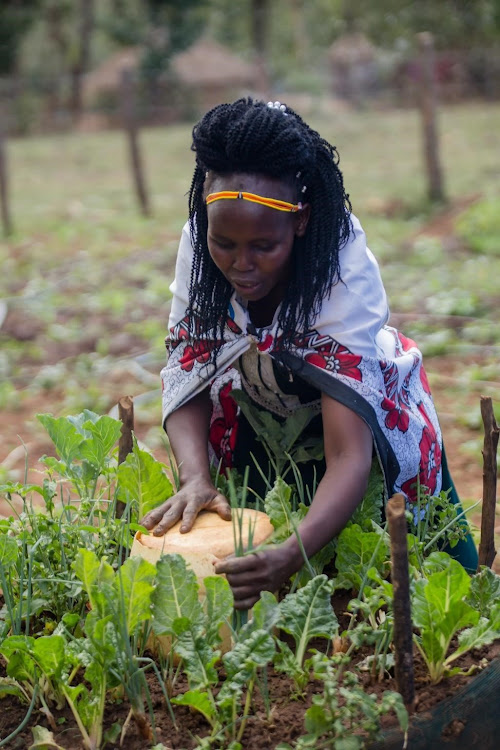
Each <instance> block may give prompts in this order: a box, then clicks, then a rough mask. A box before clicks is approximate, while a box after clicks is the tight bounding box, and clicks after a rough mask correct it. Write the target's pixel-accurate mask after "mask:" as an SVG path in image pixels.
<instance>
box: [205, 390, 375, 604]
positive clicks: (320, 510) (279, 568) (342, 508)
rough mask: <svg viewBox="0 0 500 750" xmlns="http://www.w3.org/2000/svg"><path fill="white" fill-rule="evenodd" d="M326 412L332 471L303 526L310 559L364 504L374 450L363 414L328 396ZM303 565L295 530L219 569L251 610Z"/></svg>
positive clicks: (239, 600)
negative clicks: (264, 594)
mask: <svg viewBox="0 0 500 750" xmlns="http://www.w3.org/2000/svg"><path fill="white" fill-rule="evenodd" d="M321 410H322V416H323V433H324V443H325V459H326V471H325V474H324V476H323V478H322V479H321V482H320V483H319V485H318V488H317V490H316V494H315V495H314V499H313V502H312V504H311V507H310V509H309V511H308V513H307V516H306V517H305V518H304V520H303V521H302V523H301V524H300V526H299V528H298V531H299V534H300V537H301V540H302V544H303V546H304V549H305V552H306V554H307V557H312V555H314V554H315V553H316V552H318V551H319V550H320V549H322V547H324V546H325V545H326V544H327V543H328V542H329V541H330V540H331V539H333V537H334V536H336V535H337V534H338V533H339V532H340V531H341V530H342V529H343V528H344V526H345V524H346V523H347V521H348V520H349V519H350V517H351V516H352V514H353V513H354V510H355V509H356V507H357V505H358V504H359V503H360V502H361V500H362V498H363V495H364V493H365V491H366V486H367V483H368V477H369V474H370V468H371V461H372V451H373V439H372V434H371V431H370V429H369V427H368V426H367V425H366V423H365V422H364V421H363V420H362V419H361V417H358V415H357V414H355V413H354V412H353V411H351V410H350V409H348V408H347V407H346V406H344V405H343V404H341V403H339V402H338V401H334V400H333V399H332V398H330V397H329V396H326V395H325V394H323V396H322V403H321ZM303 563H304V559H303V556H302V552H301V549H300V545H299V543H298V541H297V537H296V535H295V534H293V535H292V536H291V537H290V538H289V539H287V541H286V542H284V543H283V544H281V545H279V547H275V548H273V549H269V550H263V551H262V552H257V553H256V554H254V555H248V556H247V557H240V558H229V559H227V560H224V561H223V562H221V563H218V564H217V565H216V567H215V572H216V573H225V574H226V575H227V578H228V581H229V583H230V584H231V588H232V589H233V594H234V597H235V606H236V607H237V608H239V609H249V608H250V607H251V606H253V604H255V602H256V601H257V599H258V598H259V595H260V592H261V591H277V590H278V588H279V587H280V586H281V584H282V583H284V581H286V579H287V578H289V577H290V576H291V575H292V574H293V573H295V572H297V571H298V570H299V569H300V568H301V567H302V565H303Z"/></svg>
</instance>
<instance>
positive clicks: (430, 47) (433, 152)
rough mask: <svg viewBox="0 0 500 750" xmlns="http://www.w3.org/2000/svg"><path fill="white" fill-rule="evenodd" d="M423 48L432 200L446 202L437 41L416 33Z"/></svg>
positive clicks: (424, 109) (422, 102)
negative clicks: (440, 151)
mask: <svg viewBox="0 0 500 750" xmlns="http://www.w3.org/2000/svg"><path fill="white" fill-rule="evenodd" d="M417 41H418V45H419V48H420V68H421V80H420V97H419V99H420V113H421V115H422V136H423V148H424V161H425V168H426V172H427V183H428V187H427V191H428V195H429V200H431V201H433V202H441V203H444V201H445V200H446V198H445V192H444V187H443V173H442V169H441V160H440V156H439V137H438V128H437V94H436V82H435V75H434V70H435V55H434V38H433V36H432V34H430V33H429V32H428V31H425V32H422V33H421V34H417Z"/></svg>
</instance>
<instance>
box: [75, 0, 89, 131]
mask: <svg viewBox="0 0 500 750" xmlns="http://www.w3.org/2000/svg"><path fill="white" fill-rule="evenodd" d="M94 1H95V0H79V2H78V18H77V28H78V32H77V44H76V48H75V54H74V57H73V61H72V65H71V112H72V114H73V117H78V116H79V115H80V114H81V111H82V76H83V75H84V73H86V72H87V71H88V70H89V67H90V43H91V39H92V32H93V29H94V23H95V5H94Z"/></svg>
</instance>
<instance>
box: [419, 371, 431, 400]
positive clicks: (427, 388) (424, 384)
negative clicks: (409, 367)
mask: <svg viewBox="0 0 500 750" xmlns="http://www.w3.org/2000/svg"><path fill="white" fill-rule="evenodd" d="M420 382H421V383H422V388H423V389H424V391H425V392H426V393H427V394H428V395H429V396H430V395H431V387H430V385H429V381H428V379H427V373H426V372H425V370H424V368H423V367H421V368H420Z"/></svg>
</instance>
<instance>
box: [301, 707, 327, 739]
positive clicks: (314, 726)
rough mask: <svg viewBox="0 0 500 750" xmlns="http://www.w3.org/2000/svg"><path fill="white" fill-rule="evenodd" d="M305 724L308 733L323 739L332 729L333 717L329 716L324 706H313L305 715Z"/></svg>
mask: <svg viewBox="0 0 500 750" xmlns="http://www.w3.org/2000/svg"><path fill="white" fill-rule="evenodd" d="M304 724H305V727H306V730H307V731H308V732H310V733H311V734H315V735H316V736H317V737H321V735H322V734H327V733H328V732H329V730H330V729H331V717H330V716H327V714H326V712H325V709H324V708H323V707H322V706H311V707H310V708H308V709H307V711H306V713H305V716H304Z"/></svg>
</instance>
